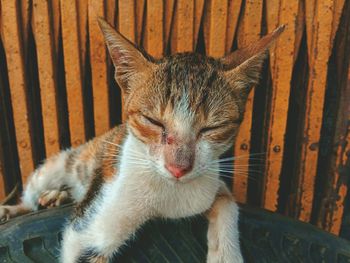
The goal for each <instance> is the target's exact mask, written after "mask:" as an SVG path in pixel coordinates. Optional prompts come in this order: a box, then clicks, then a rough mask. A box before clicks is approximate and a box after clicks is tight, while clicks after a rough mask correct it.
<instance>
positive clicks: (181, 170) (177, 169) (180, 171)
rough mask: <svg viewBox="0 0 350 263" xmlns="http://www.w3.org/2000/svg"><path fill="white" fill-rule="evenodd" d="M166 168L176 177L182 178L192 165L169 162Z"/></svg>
mask: <svg viewBox="0 0 350 263" xmlns="http://www.w3.org/2000/svg"><path fill="white" fill-rule="evenodd" d="M165 168H166V169H167V170H168V171H169V172H170V173H171V174H172V175H173V176H174V177H176V178H181V177H182V176H184V175H185V174H186V173H187V172H189V171H190V170H191V168H192V167H190V166H189V167H181V166H176V165H171V164H167V165H165Z"/></svg>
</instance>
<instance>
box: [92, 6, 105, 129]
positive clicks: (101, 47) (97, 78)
mask: <svg viewBox="0 0 350 263" xmlns="http://www.w3.org/2000/svg"><path fill="white" fill-rule="evenodd" d="M99 16H101V17H105V12H104V1H102V0H89V3H88V26H89V39H90V61H91V73H92V87H93V101H94V122H95V134H96V135H101V134H103V133H104V132H106V131H108V130H109V128H110V123H109V119H110V118H109V99H108V78H107V72H108V69H107V50H106V46H105V42H104V38H103V35H102V33H101V31H100V28H99V26H98V23H97V19H96V18H97V17H99Z"/></svg>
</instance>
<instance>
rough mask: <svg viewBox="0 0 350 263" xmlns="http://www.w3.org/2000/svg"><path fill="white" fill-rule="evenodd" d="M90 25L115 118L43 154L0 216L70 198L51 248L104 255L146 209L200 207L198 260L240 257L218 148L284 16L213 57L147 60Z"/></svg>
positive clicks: (149, 213) (230, 135) (239, 114)
mask: <svg viewBox="0 0 350 263" xmlns="http://www.w3.org/2000/svg"><path fill="white" fill-rule="evenodd" d="M99 25H100V28H101V30H102V32H103V35H104V37H105V40H106V44H107V47H108V50H109V53H110V56H111V58H112V62H113V64H114V66H115V69H116V70H115V79H116V81H117V83H118V85H119V86H120V87H121V89H122V91H123V96H124V101H125V104H124V111H125V113H126V122H125V124H122V125H120V126H118V127H115V128H114V129H112V130H111V131H109V132H107V133H106V134H104V135H102V136H100V137H96V138H94V139H93V140H91V141H89V142H87V143H85V144H83V145H81V146H79V147H77V148H74V149H69V150H65V151H62V152H61V153H59V154H57V155H56V156H53V157H51V158H49V159H47V160H46V161H45V162H44V163H43V164H42V165H41V166H40V167H38V168H37V169H36V170H35V171H34V172H33V174H32V175H31V177H30V179H29V180H28V183H27V185H26V187H25V189H24V192H23V196H22V201H21V203H20V204H18V205H15V206H2V207H0V218H1V219H3V220H7V219H9V218H10V217H14V216H16V215H20V214H24V213H28V212H30V211H33V210H37V209H38V206H39V205H41V206H43V207H53V206H59V205H60V204H62V203H64V202H67V201H68V200H72V201H74V202H76V203H77V204H76V209H75V212H74V214H73V216H72V219H71V222H70V223H69V224H68V225H67V227H66V229H65V231H64V234H63V241H62V250H61V261H62V262H64V263H70V262H82V260H83V258H86V257H87V258H88V259H89V261H90V262H108V260H109V259H110V258H111V257H112V256H113V254H115V253H116V252H118V248H120V247H121V246H122V245H123V244H124V243H125V241H127V240H128V239H129V237H130V236H132V234H133V233H135V231H136V230H137V229H138V228H140V226H142V224H144V223H145V222H146V221H148V220H149V219H152V218H155V217H161V218H184V217H190V216H193V215H196V214H205V215H206V217H207V218H208V221H209V226H208V233H207V237H208V253H207V262H208V263H214V262H215V263H219V262H220V263H228V262H230V263H231V262H232V263H239V262H243V258H242V254H241V251H240V244H239V232H238V217H239V210H238V206H237V204H236V203H235V201H234V199H233V197H232V193H231V192H230V190H229V189H228V188H227V187H226V185H225V184H224V183H223V182H222V181H221V180H220V178H219V170H220V168H219V166H220V156H221V155H222V154H223V153H224V152H225V151H227V150H228V149H229V148H230V146H232V144H233V143H234V141H235V137H236V135H237V132H238V129H239V126H240V123H241V122H242V119H243V115H244V110H245V103H246V100H247V97H248V94H249V91H250V89H251V87H252V86H254V85H256V84H257V83H258V81H259V78H260V71H261V68H262V66H263V62H264V59H265V57H266V56H267V54H268V48H269V47H270V46H271V44H272V43H273V42H274V40H275V39H276V38H277V37H278V36H279V35H280V34H281V32H283V30H284V26H281V27H279V28H277V29H276V30H275V31H274V32H272V33H270V34H268V35H267V36H265V37H263V38H262V39H260V40H259V41H257V42H255V43H253V44H251V45H249V46H248V47H246V48H243V49H240V50H237V51H235V52H233V53H231V54H229V55H227V56H225V57H223V58H221V59H214V58H211V57H206V56H203V55H199V54H196V53H180V54H175V55H172V56H169V57H165V58H162V59H159V60H155V59H153V58H152V57H151V56H149V55H147V54H146V53H145V52H143V51H141V50H139V49H137V47H136V46H134V45H133V44H132V43H131V42H129V41H128V40H127V39H126V38H124V37H123V36H122V35H121V34H119V33H118V32H117V31H115V30H114V29H113V28H112V27H111V26H110V25H109V24H108V23H107V22H106V21H104V20H103V19H99Z"/></svg>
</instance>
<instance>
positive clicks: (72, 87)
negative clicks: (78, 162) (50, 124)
mask: <svg viewBox="0 0 350 263" xmlns="http://www.w3.org/2000/svg"><path fill="white" fill-rule="evenodd" d="M61 16H62V18H61V19H62V29H61V30H62V42H63V53H64V67H65V79H66V90H67V102H68V114H69V115H68V116H69V117H68V118H69V130H70V138H71V144H72V146H78V145H79V144H78V143H79V142H83V141H85V138H86V134H85V121H84V105H83V72H82V65H83V63H82V58H81V55H82V53H81V52H80V47H81V42H82V41H81V40H80V36H81V35H80V34H79V25H78V21H79V20H78V6H77V3H76V2H75V1H61Z"/></svg>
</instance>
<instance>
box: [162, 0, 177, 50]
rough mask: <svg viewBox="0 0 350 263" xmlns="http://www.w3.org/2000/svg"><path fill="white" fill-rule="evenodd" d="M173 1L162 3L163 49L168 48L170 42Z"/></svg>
mask: <svg viewBox="0 0 350 263" xmlns="http://www.w3.org/2000/svg"><path fill="white" fill-rule="evenodd" d="M174 4H175V0H167V1H165V2H164V47H168V44H169V41H170V31H171V28H172V24H173V23H174V10H175V5H174Z"/></svg>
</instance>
